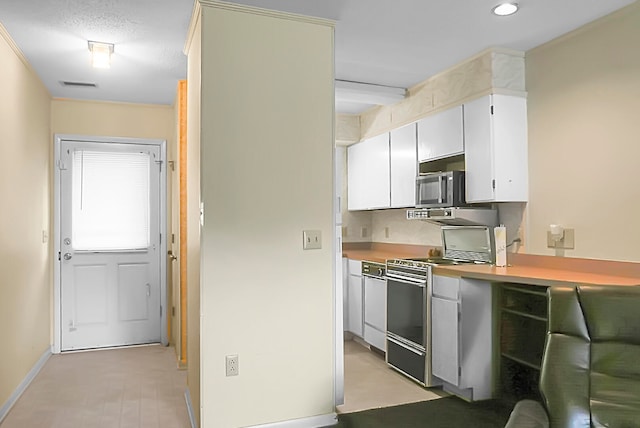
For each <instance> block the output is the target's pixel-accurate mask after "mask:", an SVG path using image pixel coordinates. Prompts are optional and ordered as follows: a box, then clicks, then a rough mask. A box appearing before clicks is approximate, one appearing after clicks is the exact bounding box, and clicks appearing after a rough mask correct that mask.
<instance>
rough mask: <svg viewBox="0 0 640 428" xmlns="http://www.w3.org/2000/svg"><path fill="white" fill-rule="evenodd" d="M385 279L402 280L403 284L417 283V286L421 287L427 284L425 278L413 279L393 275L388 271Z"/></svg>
mask: <svg viewBox="0 0 640 428" xmlns="http://www.w3.org/2000/svg"><path fill="white" fill-rule="evenodd" d="M387 280H390V281H396V282H402V283H403V284H410V285H417V286H418V287H422V288H424V287H426V286H427V280H426V279H424V280H414V279H409V278H404V277H399V276H395V275H393V274H389V273H387Z"/></svg>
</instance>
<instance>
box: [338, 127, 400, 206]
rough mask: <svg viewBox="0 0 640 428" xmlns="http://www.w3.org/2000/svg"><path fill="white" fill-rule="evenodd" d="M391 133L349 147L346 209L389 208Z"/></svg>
mask: <svg viewBox="0 0 640 428" xmlns="http://www.w3.org/2000/svg"><path fill="white" fill-rule="evenodd" d="M389 174H390V166H389V133H385V134H382V135H378V136H376V137H373V138H369V139H367V140H364V141H361V142H359V143H356V144H353V145H351V146H349V147H348V148H347V199H348V201H347V207H348V209H349V210H352V211H353V210H370V209H378V208H389V206H390V197H389V195H390V180H389Z"/></svg>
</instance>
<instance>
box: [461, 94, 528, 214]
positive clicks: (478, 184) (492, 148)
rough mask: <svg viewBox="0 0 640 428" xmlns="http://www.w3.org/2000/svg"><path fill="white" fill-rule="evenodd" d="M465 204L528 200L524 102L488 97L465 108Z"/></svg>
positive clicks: (502, 97)
mask: <svg viewBox="0 0 640 428" xmlns="http://www.w3.org/2000/svg"><path fill="white" fill-rule="evenodd" d="M464 134H465V156H464V157H465V169H466V183H465V184H466V197H467V202H526V201H527V199H528V187H529V182H528V172H527V170H528V160H527V159H528V157H527V100H526V99H524V98H522V97H515V96H509V95H488V96H485V97H482V98H478V99H477V100H474V101H471V102H470V103H467V104H465V105H464Z"/></svg>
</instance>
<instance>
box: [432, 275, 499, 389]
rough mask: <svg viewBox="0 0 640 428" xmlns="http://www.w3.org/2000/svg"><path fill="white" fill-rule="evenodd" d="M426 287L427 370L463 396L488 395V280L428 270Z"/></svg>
mask: <svg viewBox="0 0 640 428" xmlns="http://www.w3.org/2000/svg"><path fill="white" fill-rule="evenodd" d="M431 292H432V296H431V321H432V323H431V361H432V372H433V375H434V376H435V377H437V378H439V379H441V380H442V381H443V389H444V390H445V391H448V392H450V393H453V394H456V395H459V396H461V397H463V398H465V399H467V400H471V401H474V400H485V399H489V398H493V396H494V393H493V389H494V380H495V379H494V373H493V335H492V333H493V309H492V305H493V285H492V284H491V283H490V282H488V281H481V280H474V279H467V278H457V277H448V276H441V275H433V284H432V291H431Z"/></svg>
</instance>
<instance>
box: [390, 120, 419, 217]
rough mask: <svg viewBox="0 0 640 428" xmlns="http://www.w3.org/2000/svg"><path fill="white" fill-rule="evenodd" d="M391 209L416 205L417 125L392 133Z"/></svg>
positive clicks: (395, 130) (404, 127)
mask: <svg viewBox="0 0 640 428" xmlns="http://www.w3.org/2000/svg"><path fill="white" fill-rule="evenodd" d="M390 144H391V208H404V207H414V206H415V204H416V202H415V201H416V166H417V159H416V124H415V123H412V124H411V125H407V126H403V127H402V128H399V129H394V130H393V131H391V141H390Z"/></svg>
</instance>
